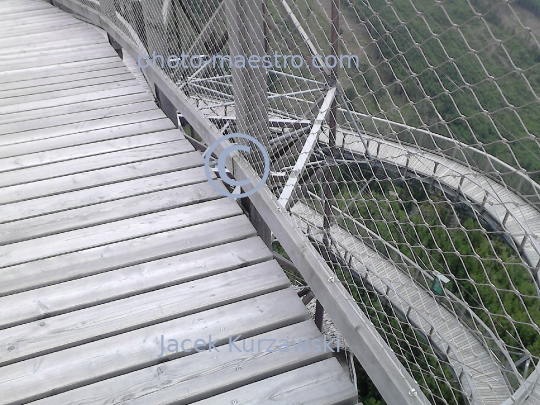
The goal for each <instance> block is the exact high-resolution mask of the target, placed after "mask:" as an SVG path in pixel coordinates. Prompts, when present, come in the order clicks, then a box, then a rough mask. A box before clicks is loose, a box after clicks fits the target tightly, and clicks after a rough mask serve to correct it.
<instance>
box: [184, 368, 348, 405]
mask: <svg viewBox="0 0 540 405" xmlns="http://www.w3.org/2000/svg"><path fill="white" fill-rule="evenodd" d="M357 396H358V393H357V392H356V389H354V387H353V385H352V384H351V380H350V379H349V375H348V374H347V373H346V372H345V371H344V370H343V368H342V367H341V366H340V365H339V363H338V361H337V360H336V359H335V358H331V359H327V360H323V361H320V362H317V363H314V364H310V365H308V366H305V367H302V368H298V369H296V370H292V371H289V372H287V373H284V374H280V375H278V376H274V377H271V378H267V379H264V380H262V381H259V382H256V383H253V384H249V385H246V386H244V387H241V388H237V389H235V390H232V391H229V392H226V393H223V394H220V395H216V396H213V397H211V398H208V399H205V400H202V401H197V402H194V403H193V405H217V404H219V405H222V404H231V403H232V404H235V403H238V404H246V405H247V404H252V405H255V404H256V405H259V404H260V405H265V404H267V405H270V404H271V405H291V404H309V405H335V404H340V405H345V404H350V405H354V404H356V400H357Z"/></svg>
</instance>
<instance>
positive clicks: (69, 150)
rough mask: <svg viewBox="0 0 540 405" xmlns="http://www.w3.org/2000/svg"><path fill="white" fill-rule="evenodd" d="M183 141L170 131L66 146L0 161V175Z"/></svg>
mask: <svg viewBox="0 0 540 405" xmlns="http://www.w3.org/2000/svg"><path fill="white" fill-rule="evenodd" d="M171 127H172V124H171ZM169 128H170V127H169ZM183 139H184V137H183V135H182V134H181V132H180V131H178V130H177V129H170V130H168V131H160V132H154V131H152V133H151V134H142V135H132V136H127V137H123V138H117V139H113V140H106V141H101V142H93V143H87V144H84V145H75V146H67V147H64V148H60V149H54V150H48V151H44V152H37V153H27V154H25V155H21V156H16V157H10V158H3V159H0V173H1V172H7V171H11V170H18V169H21V168H30V167H35V166H42V165H48V164H51V163H58V162H62V161H67V160H72V159H78V158H83V157H89V156H96V155H100V154H104V153H113V152H120V151H122V150H128V149H132V148H138V147H141V146H149V145H155V144H160V143H166V142H173V141H178V140H183ZM67 173H70V172H69V171H68V172H67Z"/></svg>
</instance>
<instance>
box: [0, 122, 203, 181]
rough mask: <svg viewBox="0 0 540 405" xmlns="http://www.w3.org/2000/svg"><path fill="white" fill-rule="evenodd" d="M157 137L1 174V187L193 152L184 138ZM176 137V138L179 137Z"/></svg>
mask: <svg viewBox="0 0 540 405" xmlns="http://www.w3.org/2000/svg"><path fill="white" fill-rule="evenodd" d="M149 125H151V124H149ZM175 132H176V133H177V134H179V131H178V130H175ZM156 134H157V135H154V134H153V133H149V134H145V135H146V136H145V138H144V139H146V140H143V138H141V137H138V138H137V139H139V140H140V141H139V143H141V142H144V143H150V145H148V146H140V147H136V148H132V149H126V150H120V151H117V152H109V153H103V154H99V155H95V156H88V157H81V158H79V159H73V160H67V161H65V162H57V163H49V164H45V165H43V166H37V167H29V168H22V169H18V170H14V171H9V172H4V173H3V174H2V176H0V187H10V186H14V185H18V184H26V183H34V182H39V181H43V180H46V179H53V178H57V177H59V178H61V177H65V176H69V175H72V174H76V173H83V172H89V171H94V170H98V169H104V168H107V167H115V166H122V165H126V164H129V163H135V162H140V161H143V160H149V159H155V158H158V157H165V156H172V155H176V154H180V153H187V152H190V151H192V150H193V147H192V146H191V144H190V143H189V142H188V141H187V140H185V139H180V140H175V141H172V142H165V143H157V142H159V140H160V138H161V135H160V133H159V132H157V133H156ZM177 138H179V136H178V137H177ZM152 139H155V142H154V141H150V140H152ZM133 143H134V144H135V145H136V144H137V141H135V140H134V141H133ZM86 147H90V146H89V145H84V146H82V148H86ZM15 159H17V158H15ZM21 160H22V158H21Z"/></svg>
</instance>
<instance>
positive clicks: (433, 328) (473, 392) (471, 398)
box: [291, 213, 478, 404]
mask: <svg viewBox="0 0 540 405" xmlns="http://www.w3.org/2000/svg"><path fill="white" fill-rule="evenodd" d="M291 214H292V215H295V216H297V217H299V218H300V220H302V221H304V222H306V223H307V224H310V225H311V226H312V227H314V228H316V229H317V230H319V227H318V226H317V225H316V224H315V223H313V222H312V221H310V220H308V219H306V218H304V217H302V216H300V215H299V214H297V213H291ZM321 232H324V231H321ZM307 234H308V235H309V234H310V232H309V229H308V231H307ZM330 238H331V239H332V241H333V243H334V244H336V245H338V246H340V247H341V248H342V249H344V250H345V251H347V252H349V255H350V256H351V257H354V258H355V259H356V260H357V261H359V262H360V263H362V260H361V259H358V257H356V255H355V254H353V253H351V252H350V251H349V250H348V249H347V247H346V246H344V245H343V244H342V243H340V242H338V241H336V240H335V239H334V238H332V236H330ZM364 267H365V269H366V271H367V272H368V273H371V274H373V275H374V276H375V277H377V278H378V279H379V280H380V281H381V283H383V284H384V285H385V286H386V291H384V292H381V291H378V292H379V293H380V294H381V295H388V293H387V292H388V291H392V292H393V293H394V294H395V295H396V296H397V297H398V298H399V299H400V300H402V301H403V302H406V303H407V304H408V306H409V309H412V310H414V311H415V313H416V314H417V315H418V316H419V317H420V318H422V319H423V320H424V321H425V322H426V323H427V324H428V325H429V326H430V330H429V332H428V333H427V335H428V338H429V339H430V341H431V342H432V343H433V344H434V345H436V343H435V342H434V341H433V333H434V332H436V334H437V337H438V338H439V339H440V340H441V341H442V342H444V343H445V344H446V350H444V348H440V349H439V350H440V351H441V352H444V353H445V354H446V356H448V355H449V352H450V351H451V352H452V353H453V354H454V356H455V359H456V361H457V363H458V364H460V365H461V366H462V367H463V369H462V370H461V372H460V373H459V374H457V373H456V375H457V376H458V378H459V379H460V380H462V379H463V376H465V379H466V381H467V383H468V384H469V386H470V387H471V393H470V395H468V400H469V402H470V403H472V404H476V403H477V397H478V395H477V393H476V390H475V389H474V387H475V385H474V383H473V381H472V378H471V376H470V374H469V373H468V372H467V371H466V369H467V366H466V363H465V361H464V360H463V358H462V357H461V355H460V354H459V352H458V351H457V349H456V347H455V345H454V344H453V343H450V342H449V341H448V340H447V339H446V338H445V337H444V336H443V335H442V334H440V333H439V332H438V330H437V327H436V326H435V325H434V324H433V322H431V321H430V320H429V319H428V318H426V317H425V316H424V315H423V314H422V313H420V312H419V311H418V310H417V309H416V308H415V307H414V306H413V305H412V304H411V303H410V302H409V301H408V300H407V299H405V298H404V297H403V296H402V295H401V294H400V293H399V292H397V290H395V289H394V288H393V286H391V285H390V284H388V283H387V282H386V281H384V280H383V279H382V278H380V277H378V276H377V274H376V273H375V272H373V271H372V270H370V269H369V268H368V267H367V266H364ZM366 278H367V276H366V277H362V279H363V280H365V279H366ZM372 287H373V288H374V289H376V287H375V286H373V284H372ZM403 313H404V314H407V313H409V311H408V310H407V311H403ZM405 316H406V317H407V318H409V322H411V323H412V324H414V322H413V321H412V320H411V319H410V317H409V316H408V315H405ZM420 329H422V328H420ZM454 371H455V370H454ZM461 385H462V387H464V385H463V382H462V383H461Z"/></svg>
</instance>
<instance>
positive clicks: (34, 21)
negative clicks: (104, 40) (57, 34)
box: [0, 14, 84, 38]
mask: <svg viewBox="0 0 540 405" xmlns="http://www.w3.org/2000/svg"><path fill="white" fill-rule="evenodd" d="M81 23H82V21H79V20H72V19H66V18H65V16H63V15H58V14H51V15H49V17H48V18H46V19H45V18H39V17H37V18H30V19H26V20H25V21H20V20H18V19H16V20H15V21H13V23H12V24H7V23H6V22H4V23H3V24H2V25H1V26H0V35H1V36H2V38H7V37H9V36H13V35H12V34H11V33H12V32H14V33H15V34H17V35H20V34H21V33H24V32H26V33H28V34H33V33H37V32H40V31H41V32H50V31H54V29H55V27H56V26H57V25H58V26H61V27H62V26H64V27H65V26H68V25H73V26H81ZM83 24H84V23H83ZM6 35H7V36H6Z"/></svg>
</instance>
